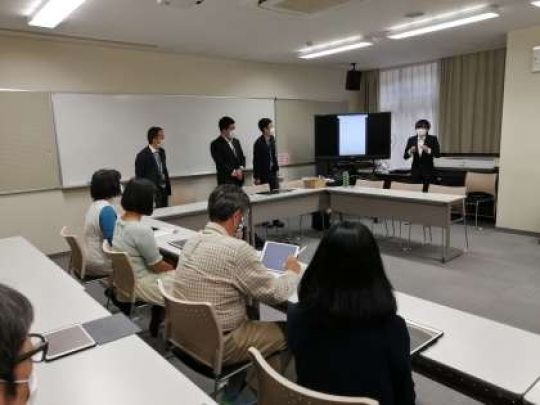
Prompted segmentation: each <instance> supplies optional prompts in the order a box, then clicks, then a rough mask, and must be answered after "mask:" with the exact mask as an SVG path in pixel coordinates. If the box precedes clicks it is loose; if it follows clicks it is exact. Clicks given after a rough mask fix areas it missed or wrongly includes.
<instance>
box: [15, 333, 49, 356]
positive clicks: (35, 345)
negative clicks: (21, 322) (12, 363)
mask: <svg viewBox="0 0 540 405" xmlns="http://www.w3.org/2000/svg"><path fill="white" fill-rule="evenodd" d="M28 337H29V338H30V343H31V344H32V349H30V350H29V351H27V352H26V353H23V354H21V355H20V356H19V357H18V358H17V363H22V362H23V361H25V360H28V359H31V360H32V363H41V362H43V361H45V356H46V355H47V349H48V348H49V342H47V339H46V338H45V336H43V335H40V334H39V333H30V334H29V335H28Z"/></svg>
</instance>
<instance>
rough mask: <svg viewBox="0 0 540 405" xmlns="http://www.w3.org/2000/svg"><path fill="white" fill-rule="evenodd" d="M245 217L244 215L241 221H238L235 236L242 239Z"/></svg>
mask: <svg viewBox="0 0 540 405" xmlns="http://www.w3.org/2000/svg"><path fill="white" fill-rule="evenodd" d="M244 227H245V225H244V217H243V216H242V219H240V222H239V223H238V225H237V226H236V232H235V236H236V237H237V238H238V239H242V238H243V237H244V232H243V231H244Z"/></svg>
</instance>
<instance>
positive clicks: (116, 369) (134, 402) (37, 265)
mask: <svg viewBox="0 0 540 405" xmlns="http://www.w3.org/2000/svg"><path fill="white" fill-rule="evenodd" d="M163 224H165V223H163ZM165 225H167V224H165ZM190 232H192V231H190ZM0 282H1V283H5V284H7V285H9V286H11V287H13V288H16V289H17V290H19V291H21V292H22V293H23V294H25V295H26V296H27V297H28V299H29V300H30V301H31V302H32V305H33V306H34V311H35V320H34V324H33V326H32V331H36V332H46V331H50V330H53V329H58V328H60V327H63V326H66V325H71V324H75V323H84V322H88V321H91V320H94V319H98V318H102V317H105V316H107V315H110V313H109V311H107V310H106V309H105V308H104V307H102V306H101V305H100V304H99V303H98V302H96V301H95V300H94V299H93V298H92V297H90V296H89V295H88V294H87V293H86V292H85V290H84V288H83V287H82V286H81V285H80V284H79V283H77V282H76V281H75V280H73V278H71V276H69V275H68V274H67V273H66V272H65V271H63V270H62V269H60V268H59V267H58V266H57V265H56V264H55V263H53V262H52V261H51V260H50V259H49V258H47V257H46V256H45V255H44V254H43V253H41V252H40V251H39V250H37V249H36V248H35V247H34V246H33V245H32V244H30V243H29V242H28V241H26V240H25V239H23V238H21V237H14V238H7V239H1V240H0ZM36 374H37V379H38V398H37V404H38V405H42V404H44V405H58V404H78V405H86V404H88V405H90V404H104V405H106V404H111V405H113V404H114V405H122V404H126V405H127V404H129V405H138V404H140V405H143V404H144V405H146V404H152V403H155V404H160V405H161V404H178V403H179V401H180V402H181V403H182V404H188V405H202V404H214V403H215V402H214V401H213V400H212V399H211V398H210V397H208V396H207V395H206V394H205V393H204V392H203V391H202V390H201V389H200V388H198V387H197V386H196V385H195V384H193V383H192V382H191V381H190V380H188V379H187V377H186V376H184V375H183V374H182V373H181V372H179V371H178V370H176V369H175V368H174V367H173V366H172V365H171V364H170V363H168V362H167V361H166V360H165V359H164V358H163V357H161V356H160V355H159V354H158V353H156V352H155V351H154V350H153V349H152V348H151V347H149V346H148V345H147V344H146V343H145V342H143V341H142V340H141V339H140V338H139V337H138V336H130V337H127V338H124V339H121V340H118V341H116V342H113V343H109V344H106V345H104V346H99V347H96V348H92V349H90V350H87V351H84V352H81V353H76V354H74V355H72V356H69V357H66V358H63V359H59V360H57V361H54V362H51V363H42V364H38V365H37V368H36Z"/></svg>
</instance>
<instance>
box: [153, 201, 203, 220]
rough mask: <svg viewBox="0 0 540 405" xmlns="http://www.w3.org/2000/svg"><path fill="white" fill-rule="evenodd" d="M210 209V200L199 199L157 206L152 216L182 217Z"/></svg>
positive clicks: (157, 217)
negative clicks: (169, 205) (162, 206)
mask: <svg viewBox="0 0 540 405" xmlns="http://www.w3.org/2000/svg"><path fill="white" fill-rule="evenodd" d="M207 210H208V201H197V202H192V203H187V204H181V205H173V206H171V207H165V208H156V209H155V210H154V213H153V214H152V218H155V219H160V218H169V217H181V216H185V215H193V214H204V213H206V212H207Z"/></svg>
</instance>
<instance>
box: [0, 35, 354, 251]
mask: <svg viewBox="0 0 540 405" xmlns="http://www.w3.org/2000/svg"><path fill="white" fill-rule="evenodd" d="M0 88H17V89H27V90H36V91H38V90H39V91H73V92H92V93H158V94H197V95H215V96H219V95H223V96H237V97H278V98H295V99H314V100H336V101H338V100H346V99H348V97H349V95H348V94H347V93H346V92H345V91H344V90H343V88H344V72H343V70H342V69H330V68H320V67H303V66H294V65H277V64H265V63H254V62H246V61H234V60H226V59H212V58H203V57H195V56H186V55H176V54H166V53H160V52H151V51H141V50H133V49H124V48H118V47H104V46H97V45H94V44H82V43H76V42H61V41H56V40H54V41H52V40H46V39H41V38H28V37H18V36H0ZM278 146H279V144H278ZM312 173H313V167H310V166H307V167H294V168H288V169H284V170H283V174H284V175H285V176H286V177H288V178H298V177H301V176H303V175H309V174H312ZM214 186H215V179H214V177H213V176H207V177H196V178H186V179H178V180H175V181H174V182H173V198H172V202H173V203H180V202H188V201H196V200H201V199H205V198H206V197H207V196H208V193H209V192H210V191H211V189H212V188H213V187H214ZM88 203H89V196H88V190H86V189H77V190H67V191H60V190H55V191H43V192H33V193H22V194H15V195H0V238H1V237H6V236H12V235H22V236H24V237H26V238H28V239H29V240H30V241H31V242H32V243H34V244H35V245H36V246H37V247H38V248H40V249H41V250H42V251H44V252H45V253H57V252H61V251H65V250H66V245H65V244H64V242H63V241H62V240H61V238H60V237H59V236H58V231H59V229H60V227H61V226H62V225H64V224H65V225H69V226H71V227H72V228H73V230H74V231H75V232H77V233H79V234H80V233H81V229H82V221H83V216H84V212H85V210H86V207H87V205H88Z"/></svg>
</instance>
